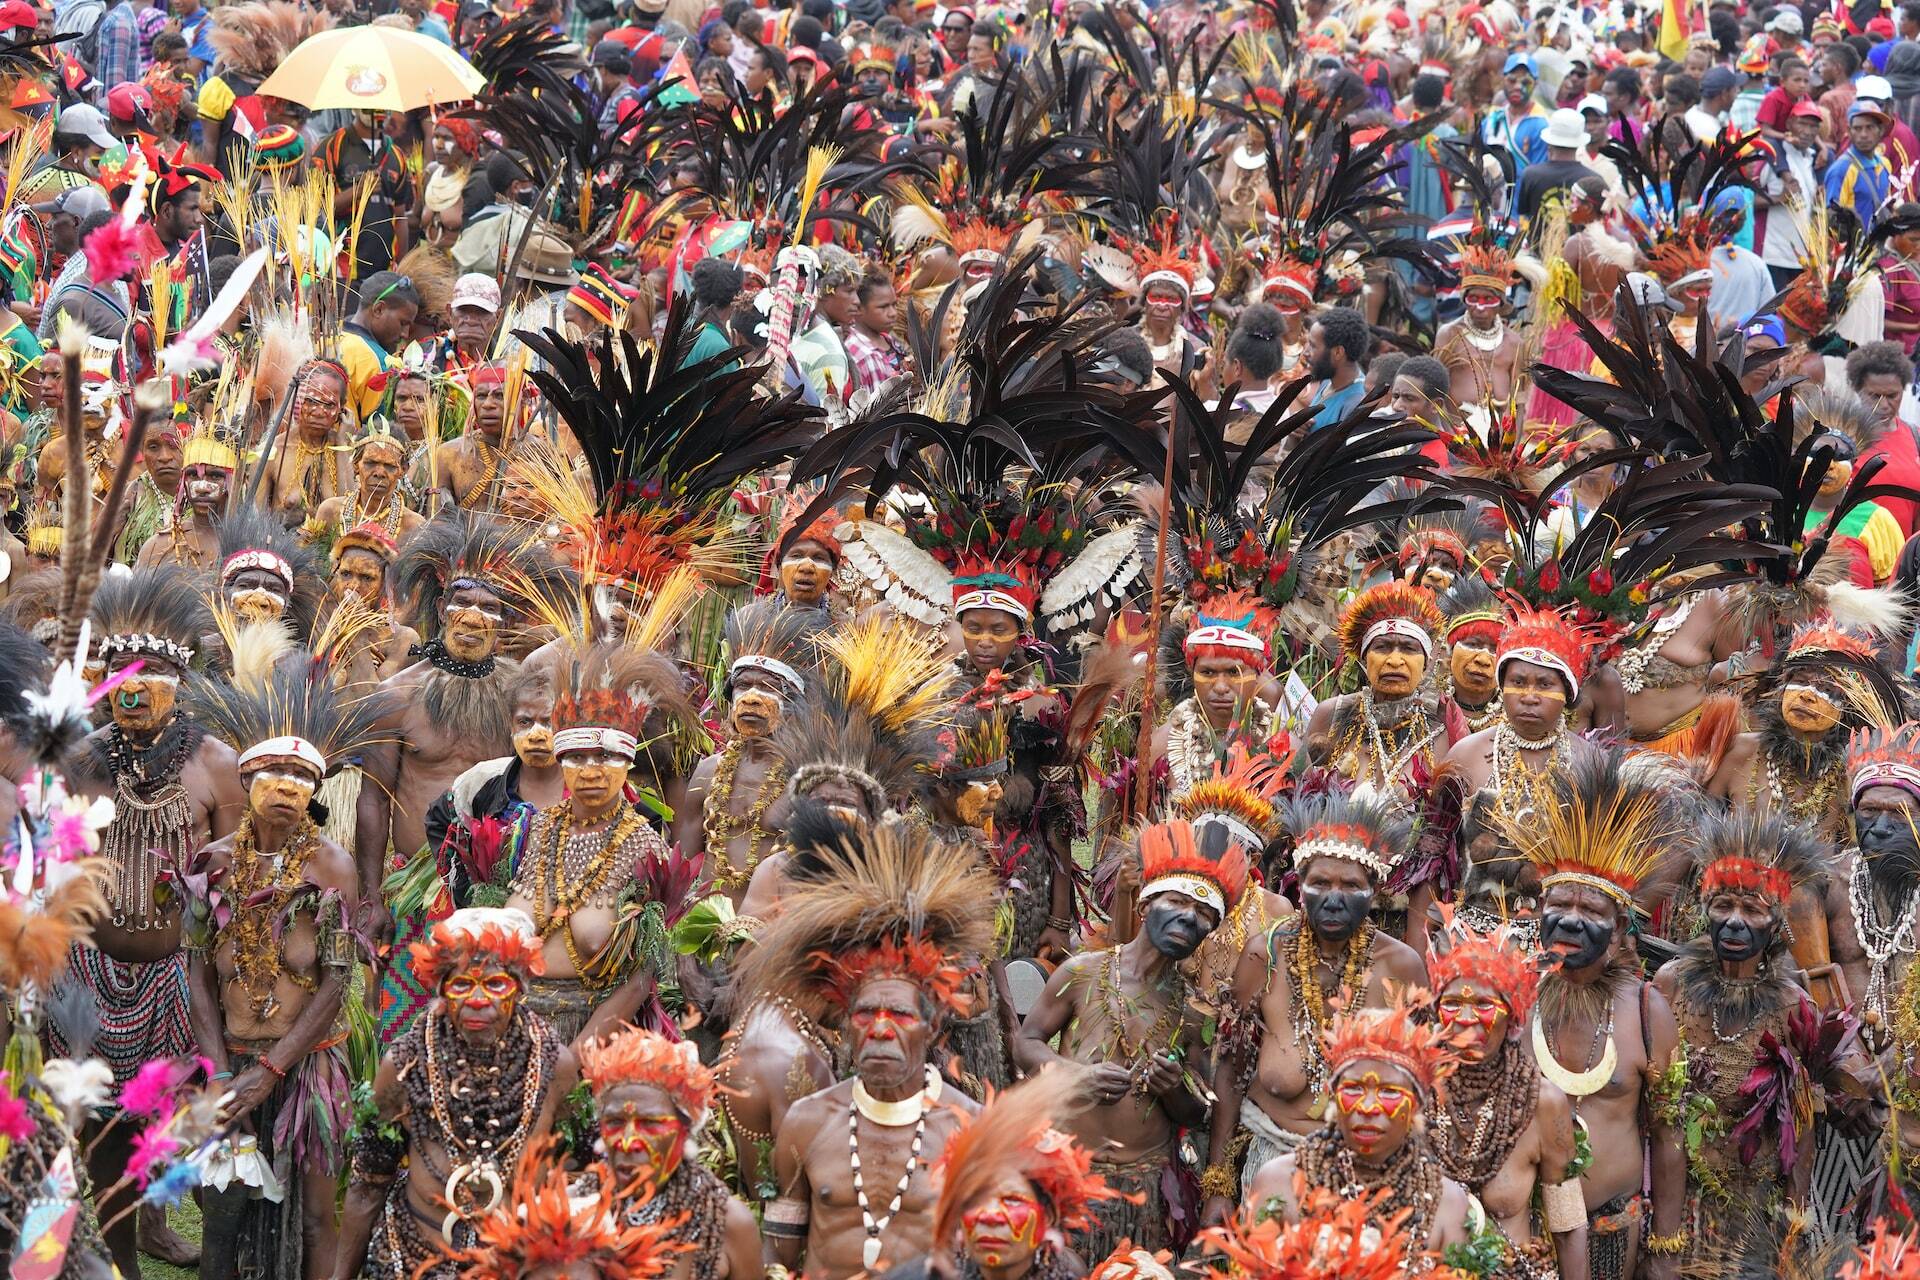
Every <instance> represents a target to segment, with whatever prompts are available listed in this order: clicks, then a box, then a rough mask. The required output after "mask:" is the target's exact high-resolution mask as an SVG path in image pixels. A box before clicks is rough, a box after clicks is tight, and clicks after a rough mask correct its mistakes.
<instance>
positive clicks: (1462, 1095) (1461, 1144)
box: [1433, 1041, 1540, 1192]
mask: <svg viewBox="0 0 1920 1280" xmlns="http://www.w3.org/2000/svg"><path fill="white" fill-rule="evenodd" d="M1539 1101H1540V1083H1539V1080H1538V1078H1537V1074H1536V1070H1535V1067H1534V1065H1533V1059H1531V1058H1530V1057H1528V1056H1527V1055H1526V1054H1525V1053H1524V1052H1522V1051H1521V1050H1520V1049H1519V1048H1518V1047H1517V1046H1515V1045H1513V1044H1511V1043H1509V1042H1505V1041H1503V1042H1502V1043H1501V1044H1500V1046H1499V1047H1498V1049H1497V1051H1496V1053H1495V1055H1494V1056H1493V1057H1492V1058H1491V1059H1490V1060H1488V1061H1484V1062H1475V1063H1468V1064H1466V1065H1464V1066H1462V1067H1461V1068H1460V1070H1458V1071H1457V1072H1455V1073H1454V1076H1453V1079H1452V1080H1451V1081H1449V1082H1448V1085H1447V1096H1446V1099H1445V1101H1444V1102H1442V1103H1441V1104H1440V1105H1439V1106H1438V1107H1436V1108H1435V1110H1434V1115H1433V1122H1434V1127H1435V1128H1436V1129H1438V1130H1439V1131H1440V1140H1439V1141H1438V1142H1437V1143H1436V1144H1435V1148H1434V1149H1435V1150H1436V1151H1437V1152H1438V1153H1439V1155H1440V1162H1441V1164H1443V1165H1445V1166H1446V1170H1447V1176H1448V1177H1450V1178H1452V1179H1453V1180H1454V1181H1455V1182H1458V1183H1460V1184H1462V1185H1463V1186H1465V1187H1466V1188H1467V1189H1468V1190H1469V1191H1474V1192H1478V1191H1479V1190H1480V1189H1481V1188H1482V1187H1484V1186H1486V1185H1487V1183H1488V1182H1490V1181H1492V1180H1493V1176H1494V1175H1495V1174H1497V1173H1499V1172H1500V1170H1501V1168H1502V1167H1503V1166H1504V1165H1505V1164H1506V1163H1507V1157H1508V1156H1510V1155H1512V1154H1513V1147H1514V1144H1515V1143H1517V1142H1519V1141H1520V1135H1521V1134H1523V1133H1525V1132H1526V1131H1527V1126H1528V1125H1530V1124H1532V1123H1533V1112H1534V1107H1535V1106H1536V1104H1538V1103H1539Z"/></svg>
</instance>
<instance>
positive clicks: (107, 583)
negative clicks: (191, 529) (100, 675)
mask: <svg viewBox="0 0 1920 1280" xmlns="http://www.w3.org/2000/svg"><path fill="white" fill-rule="evenodd" d="M198 577H199V575H197V574H192V573H189V572H187V571H186V570H185V569H182V568H180V567H179V566H177V565H155V566H152V567H150V568H142V569H133V570H130V571H128V572H125V573H114V574H109V575H108V576H106V577H104V578H102V579H101V580H100V587H99V589H98V590H97V591H95V592H94V593H93V609H92V614H93V626H94V635H95V636H97V637H98V639H97V641H96V642H95V652H96V653H97V654H98V655H99V656H100V657H101V658H102V659H110V658H112V657H113V656H114V655H116V654H131V655H134V656H136V657H159V658H164V659H166V660H167V661H168V662H171V663H172V664H173V665H174V666H176V667H179V668H180V669H182V670H185V669H186V668H187V667H189V666H191V665H192V663H193V659H194V654H195V652H196V650H197V649H198V648H199V646H200V644H201V640H202V638H203V637H205V636H207V635H208V634H210V633H211V632H212V631H213V615H212V613H211V611H209V610H208V608H207V602H206V600H205V599H204V598H203V597H202V596H201V595H200V593H199V591H198V590H197V589H196V588H197V587H198V585H199V582H198Z"/></svg>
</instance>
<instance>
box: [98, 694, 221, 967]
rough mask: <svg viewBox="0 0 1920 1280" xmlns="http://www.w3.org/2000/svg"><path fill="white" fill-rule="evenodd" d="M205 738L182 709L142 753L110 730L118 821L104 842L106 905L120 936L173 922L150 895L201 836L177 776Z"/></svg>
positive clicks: (117, 728)
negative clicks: (108, 867) (108, 868)
mask: <svg viewBox="0 0 1920 1280" xmlns="http://www.w3.org/2000/svg"><path fill="white" fill-rule="evenodd" d="M202 736H203V735H202V733H201V730H200V728H199V726H198V725H196V724H194V723H193V722H192V721H191V720H188V719H187V718H186V716H185V714H184V713H182V712H180V711H178V710H176V711H175V712H174V713H173V716H172V718H171V719H169V720H168V721H167V723H166V725H165V726H164V727H163V728H162V729H161V730H160V732H159V733H157V734H155V735H154V738H153V742H152V743H151V744H150V745H149V746H147V747H146V748H144V749H143V748H140V747H136V746H135V745H134V744H133V740H132V739H131V738H129V737H128V736H127V735H126V734H125V733H123V732H122V731H121V729H120V726H119V725H117V724H109V725H108V726H107V733H106V757H107V768H108V769H109V771H111V772H112V774H113V822H112V823H111V824H109V825H108V827H107V829H106V831H105V832H103V833H102V839H101V842H100V843H101V852H102V853H104V854H105V855H106V856H107V860H108V862H110V863H111V864H112V867H113V880H112V883H111V884H110V885H109V886H108V890H107V903H108V905H109V906H110V907H111V908H112V909H113V926H114V928H116V929H128V930H144V929H157V928H160V927H162V926H163V925H165V924H166V923H167V922H168V919H169V916H168V913H167V912H165V911H155V910H154V901H153V888H154V885H155V884H157V883H158V882H159V879H160V872H161V869H162V867H163V866H164V865H166V864H168V863H171V864H172V865H174V866H180V865H182V864H183V863H184V862H185V859H186V856H187V854H188V853H190V852H192V850H191V849H190V848H189V846H190V845H191V844H192V842H193V841H194V840H195V839H196V838H197V837H198V835H199V831H198V828H197V826H196V824H195V822H194V815H193V799H192V797H191V796H189V795H188V794H187V789H186V788H185V787H184V786H182V785H181V783H180V774H181V771H182V770H184V769H185V768H186V765H187V760H188V759H189V758H190V757H191V756H192V755H193V753H194V750H195V749H196V748H197V747H199V745H200V741H201V738H202Z"/></svg>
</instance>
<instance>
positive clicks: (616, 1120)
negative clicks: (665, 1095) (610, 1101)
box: [600, 1103, 687, 1186]
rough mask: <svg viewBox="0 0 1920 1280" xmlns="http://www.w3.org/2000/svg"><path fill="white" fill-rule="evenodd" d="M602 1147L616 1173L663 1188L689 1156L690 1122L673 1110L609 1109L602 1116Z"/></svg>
mask: <svg viewBox="0 0 1920 1280" xmlns="http://www.w3.org/2000/svg"><path fill="white" fill-rule="evenodd" d="M600 1145H601V1146H602V1147H604V1148H605V1149H606V1153H607V1158H608V1160H609V1162H610V1163H612V1165H613V1166H614V1170H615V1172H617V1173H619V1174H621V1175H622V1176H623V1177H626V1178H633V1177H636V1176H638V1177H642V1178H645V1179H646V1180H648V1181H650V1182H652V1183H653V1184H654V1185H656V1186H657V1185H659V1184H660V1183H663V1182H665V1181H666V1180H667V1179H668V1178H670V1177H672V1176H673V1171H674V1170H675V1169H678V1168H679V1167H680V1160H681V1157H682V1156H683V1155H684V1154H685V1153H686V1145H687V1122H686V1121H685V1120H683V1119H682V1118H681V1117H680V1113H679V1112H677V1111H674V1110H671V1109H666V1110H660V1109H657V1108H655V1107H651V1106H642V1105H636V1104H633V1103H623V1104H615V1105H613V1106H608V1107H605V1108H604V1109H603V1110H602V1112H601V1114H600Z"/></svg>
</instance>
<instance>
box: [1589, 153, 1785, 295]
mask: <svg viewBox="0 0 1920 1280" xmlns="http://www.w3.org/2000/svg"><path fill="white" fill-rule="evenodd" d="M1758 140H1759V134H1757V133H1752V134H1745V135H1742V134H1739V133H1736V132H1734V131H1732V130H1728V131H1727V132H1725V133H1723V134H1721V135H1720V136H1719V137H1716V138H1714V139H1712V140H1710V141H1707V142H1691V143H1690V144H1689V145H1688V146H1687V147H1686V148H1685V149H1684V150H1674V149H1673V148H1672V147H1671V146H1670V145H1669V142H1670V137H1669V134H1668V132H1667V131H1666V130H1665V129H1655V130H1653V131H1652V132H1651V133H1649V135H1648V137H1647V145H1646V150H1645V151H1644V153H1643V152H1642V150H1641V149H1640V148H1639V147H1636V146H1633V145H1631V144H1629V143H1626V142H1623V141H1620V140H1618V139H1615V140H1613V141H1610V142H1608V143H1607V144H1606V145H1605V146H1604V147H1602V148H1601V154H1602V155H1603V156H1605V157H1606V158H1607V159H1609V160H1612V161H1613V162H1614V164H1615V165H1617V166H1618V167H1619V170H1620V177H1621V180H1622V181H1623V182H1624V183H1625V184H1626V188H1627V191H1628V192H1629V193H1630V194H1631V195H1632V196H1633V198H1634V207H1633V209H1632V210H1631V211H1629V213H1628V215H1627V226H1628V229H1629V230H1630V231H1631V232H1632V233H1633V236H1634V239H1635V240H1636V241H1637V242H1638V243H1639V246H1640V251H1641V254H1642V255H1643V256H1644V257H1645V258H1646V261H1647V265H1648V266H1649V267H1650V268H1651V269H1652V270H1653V272H1654V273H1655V274H1656V275H1658V276H1659V277H1660V279H1661V281H1662V282H1664V283H1666V284H1669V285H1671V284H1674V283H1676V282H1678V281H1680V280H1683V279H1685V278H1686V277H1688V276H1692V275H1695V274H1697V273H1699V272H1704V271H1706V270H1707V269H1708V260H1709V255H1710V254H1711V253H1712V251H1713V248H1714V246H1715V245H1718V244H1723V243H1725V242H1726V240H1727V238H1728V237H1729V236H1731V235H1732V234H1733V232H1734V231H1735V230H1737V229H1738V228H1739V225H1740V222H1741V220H1742V219H1743V218H1744V217H1745V216H1746V215H1745V212H1744V209H1743V208H1742V206H1741V205H1740V204H1739V202H1737V201H1732V200H1722V199H1721V196H1722V195H1723V194H1725V193H1727V192H1730V191H1732V190H1733V189H1734V188H1736V187H1743V186H1749V185H1751V182H1752V179H1751V177H1750V176H1749V174H1748V172H1747V171H1748V170H1749V169H1752V168H1754V167H1756V166H1758V165H1760V164H1761V163H1762V161H1763V159H1764V157H1763V156H1762V154H1761V151H1760V148H1759V147H1758V146H1756V145H1755V144H1756V143H1757V142H1758Z"/></svg>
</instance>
